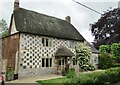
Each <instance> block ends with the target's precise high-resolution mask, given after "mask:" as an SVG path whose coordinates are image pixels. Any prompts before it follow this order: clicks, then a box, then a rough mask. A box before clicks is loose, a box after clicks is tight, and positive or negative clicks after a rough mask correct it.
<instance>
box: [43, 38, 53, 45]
mask: <svg viewBox="0 0 120 85" xmlns="http://www.w3.org/2000/svg"><path fill="white" fill-rule="evenodd" d="M42 44H43V46H46V47H51V46H52V40H51V39H48V38H42Z"/></svg>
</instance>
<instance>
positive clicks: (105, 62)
mask: <svg viewBox="0 0 120 85" xmlns="http://www.w3.org/2000/svg"><path fill="white" fill-rule="evenodd" d="M98 58H99V64H98V68H100V69H108V68H110V67H112V57H111V56H110V54H108V53H101V54H100V55H99V57H98Z"/></svg>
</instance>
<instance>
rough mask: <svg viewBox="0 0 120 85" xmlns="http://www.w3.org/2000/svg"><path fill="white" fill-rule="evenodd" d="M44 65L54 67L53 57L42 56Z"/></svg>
mask: <svg viewBox="0 0 120 85" xmlns="http://www.w3.org/2000/svg"><path fill="white" fill-rule="evenodd" d="M42 67H52V58H42Z"/></svg>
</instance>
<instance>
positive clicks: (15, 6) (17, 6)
mask: <svg viewBox="0 0 120 85" xmlns="http://www.w3.org/2000/svg"><path fill="white" fill-rule="evenodd" d="M18 8H19V0H15V2H14V10H15V9H18Z"/></svg>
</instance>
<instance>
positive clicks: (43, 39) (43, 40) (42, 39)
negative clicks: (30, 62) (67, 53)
mask: <svg viewBox="0 0 120 85" xmlns="http://www.w3.org/2000/svg"><path fill="white" fill-rule="evenodd" d="M44 43H45V42H44V38H42V44H43V46H44Z"/></svg>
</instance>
